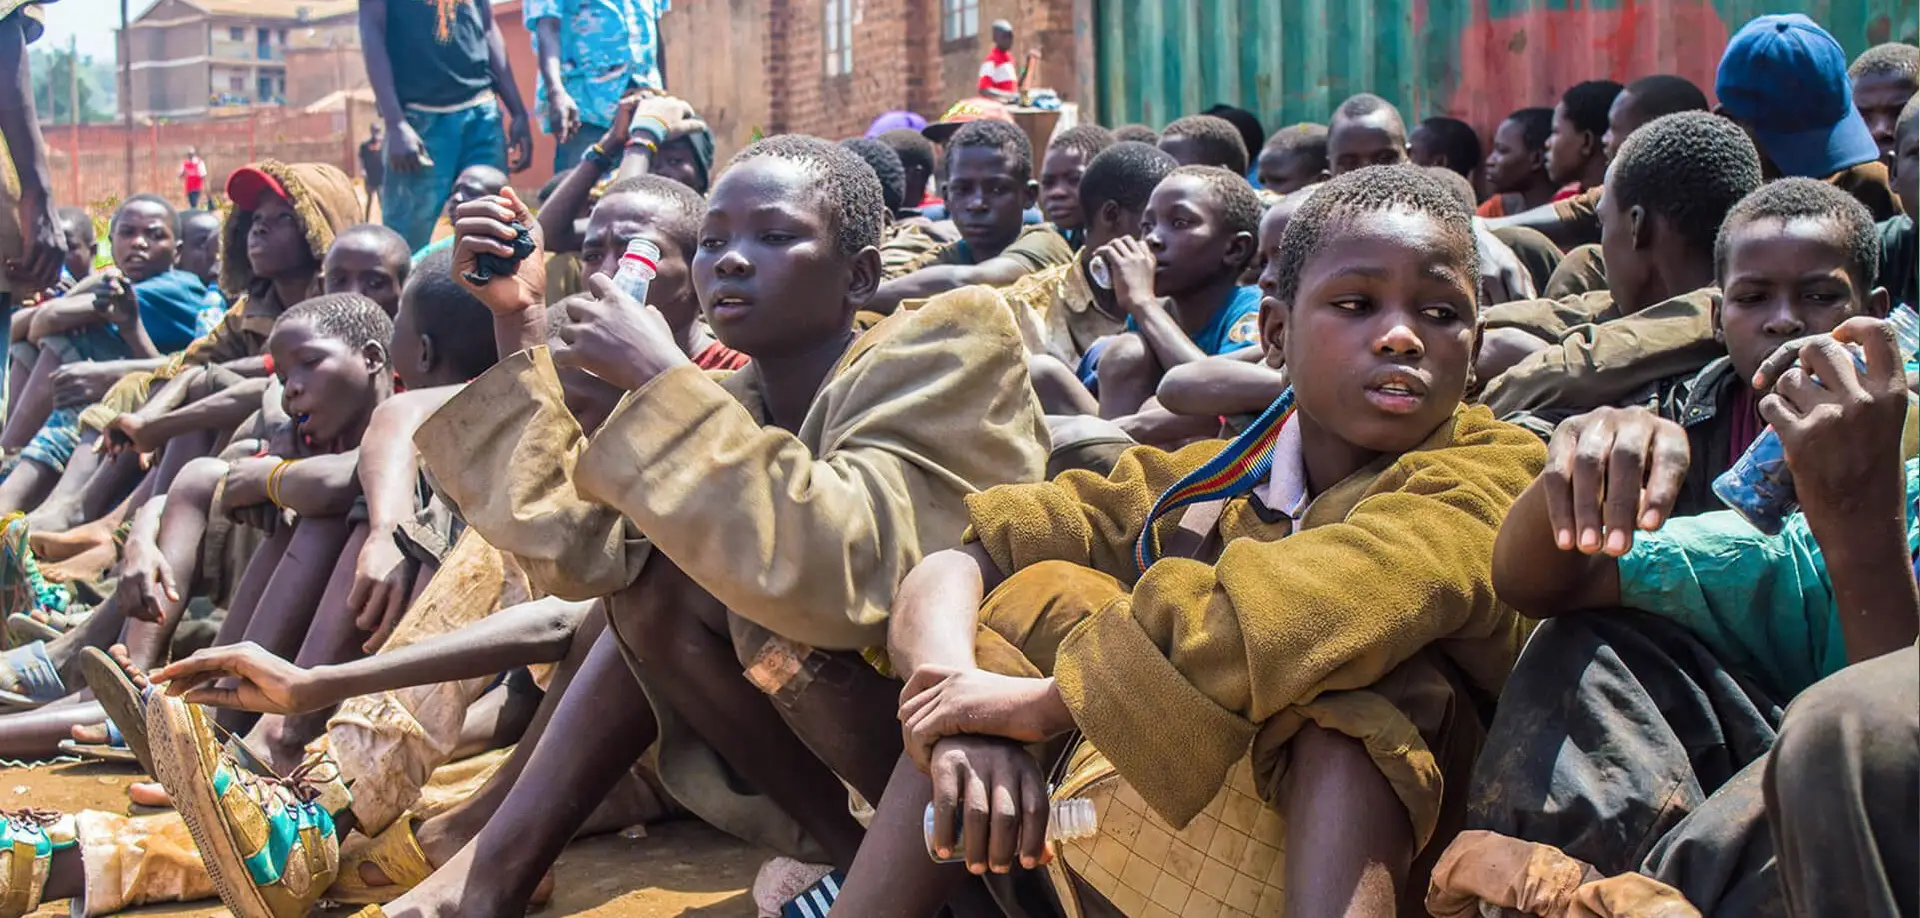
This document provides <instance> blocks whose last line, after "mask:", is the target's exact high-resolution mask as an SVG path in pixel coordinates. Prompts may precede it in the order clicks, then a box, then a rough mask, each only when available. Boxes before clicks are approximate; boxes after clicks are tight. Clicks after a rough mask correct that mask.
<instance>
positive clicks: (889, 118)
mask: <svg viewBox="0 0 1920 918" xmlns="http://www.w3.org/2000/svg"><path fill="white" fill-rule="evenodd" d="M926 126H927V119H925V118H922V117H920V116H919V115H916V114H914V113H912V112H887V113H885V114H883V115H881V116H880V117H878V118H875V119H873V123H872V124H869V125H867V137H868V139H872V138H874V137H878V136H880V135H881V134H885V133H886V132H888V131H912V132H914V133H916V134H918V133H920V131H921V129H923V128H925V127H926Z"/></svg>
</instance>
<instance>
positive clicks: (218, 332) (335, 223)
mask: <svg viewBox="0 0 1920 918" xmlns="http://www.w3.org/2000/svg"><path fill="white" fill-rule="evenodd" d="M254 168H256V169H259V170H260V171H262V172H265V173H266V174H268V175H270V176H272V177H273V178H274V180H275V181H277V182H279V183H280V186H281V187H282V188H285V189H286V190H287V195H288V196H289V197H290V198H292V202H291V203H292V204H293V212H294V213H295V214H296V215H297V216H299V218H300V223H301V225H302V226H303V227H304V228H305V229H306V235H307V248H308V250H309V251H311V252H312V253H313V258H314V261H315V262H319V261H320V260H322V259H324V258H326V255H327V248H328V247H330V246H332V245H333V239H334V236H336V235H338V234H339V233H340V232H341V231H342V230H345V229H346V228H347V227H349V226H352V225H354V224H355V223H358V222H359V216H360V198H359V196H358V195H356V194H355V193H354V190H353V181H352V180H351V179H348V178H347V175H346V173H344V172H341V171H340V170H339V169H336V168H334V167H333V166H330V165H327V164H325V163H294V164H292V165H288V164H286V163H282V162H277V161H275V160H270V159H269V160H264V161H262V162H258V163H255V164H254ZM252 226H253V212H252V211H248V210H235V211H232V212H231V213H229V214H228V215H227V221H226V226H225V227H224V228H223V229H222V238H221V240H220V242H221V246H222V249H221V251H222V252H223V253H224V257H223V259H222V261H221V265H220V288H221V289H222V290H224V291H225V292H226V294H227V296H229V297H232V298H234V303H233V308H231V309H228V310H227V314H226V315H225V316H222V317H221V319H220V324H219V325H216V326H214V329H213V331H210V332H208V333H207V334H206V335H204V336H202V337H200V338H198V339H196V340H195V341H194V342H193V343H192V344H189V345H187V348H186V350H184V351H182V352H180V354H179V355H177V356H175V357H174V358H173V360H172V361H171V362H169V363H167V364H166V365H165V366H162V367H161V368H160V369H158V370H155V371H153V372H151V373H148V372H136V373H129V374H127V375H126V376H124V377H121V379H120V381H119V382H117V383H114V385H113V388H112V389H109V390H107V394H106V395H105V396H104V397H103V398H101V399H100V402H99V404H95V405H89V406H88V407H87V410H86V411H84V412H82V413H81V414H80V425H81V427H82V428H83V429H91V430H96V431H100V430H105V429H106V428H107V425H108V424H111V423H113V419H114V418H116V417H119V416H120V415H121V414H123V413H125V412H128V411H135V410H138V409H139V408H140V406H141V405H144V404H146V401H147V396H148V394H149V393H150V392H151V391H152V389H153V384H154V383H164V382H166V381H167V380H170V379H172V378H173V377H174V376H176V375H178V374H179V372H180V371H181V370H182V369H184V368H186V367H189V366H200V365H205V364H213V363H226V362H227V361H230V360H239V359H242V358H245V357H255V356H258V355H260V354H261V353H263V352H264V351H265V349H266V345H267V335H269V334H271V333H272V332H273V323H274V320H276V319H278V318H280V313H281V312H283V311H285V310H286V308H287V307H288V306H292V305H293V304H292V303H282V302H280V297H279V295H278V294H277V293H276V292H275V290H274V288H273V285H272V284H271V283H269V282H268V281H267V280H266V279H265V278H257V277H254V276H253V266H252V264H251V263H250V262H248V261H247V258H246V251H247V232H248V230H249V229H251V228H252ZM236 256H237V257H236ZM319 292H320V274H319V272H318V271H317V270H316V271H315V272H314V277H313V287H312V289H310V290H308V291H307V295H308V296H312V295H315V294H318V293H319Z"/></svg>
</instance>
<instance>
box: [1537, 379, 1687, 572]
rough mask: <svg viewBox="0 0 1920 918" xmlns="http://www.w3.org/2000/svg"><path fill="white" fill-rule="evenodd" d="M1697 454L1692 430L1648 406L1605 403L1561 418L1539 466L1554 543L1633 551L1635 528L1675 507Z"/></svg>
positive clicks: (1593, 550) (1652, 524)
mask: <svg viewBox="0 0 1920 918" xmlns="http://www.w3.org/2000/svg"><path fill="white" fill-rule="evenodd" d="M1690 457H1691V450H1690V448H1689V446H1688V444H1687V432H1686V430H1685V429H1683V428H1681V426H1680V425H1678V424H1675V423H1673V422H1672V421H1669V420H1667V419H1665V418H1662V417H1660V416H1659V415H1657V414H1654V413H1653V412H1652V411H1649V410H1647V409H1645V408H1601V409H1598V410H1595V411H1592V412H1589V413H1587V414H1583V415H1580V416H1579V417H1574V418H1568V419H1567V420H1566V421H1563V422H1561V424H1560V427H1559V428H1558V429H1557V430H1555V431H1554V432H1553V441H1552V442H1551V443H1548V444H1547V467H1546V469H1545V470H1544V471H1542V472H1541V473H1540V484H1541V485H1542V487H1543V489H1544V491H1545V493H1546V498H1547V517H1548V519H1549V520H1551V521H1552V525H1553V539H1554V544H1555V545H1557V546H1559V548H1560V550H1561V551H1573V550H1575V549H1578V550H1579V551H1580V553H1582V554H1587V555H1592V554H1599V553H1602V552H1604V553H1606V554H1608V555H1610V556H1612V557H1615V558H1618V557H1620V556H1621V555H1624V554H1626V553H1627V550H1628V549H1630V548H1632V547H1633V532H1634V530H1635V529H1636V528H1638V529H1644V530H1646V531H1648V532H1652V531H1653V530H1655V529H1659V528H1660V526H1661V525H1662V524H1664V523H1665V522H1666V520H1667V517H1668V516H1670V515H1672V513H1673V502H1674V501H1675V500H1678V499H1679V497H1680V486H1681V485H1682V484H1683V483H1684V482H1685V480H1686V476H1687V463H1688V461H1689V459H1690ZM1603 530H1604V532H1605V541H1604V542H1603V541H1602V531H1603Z"/></svg>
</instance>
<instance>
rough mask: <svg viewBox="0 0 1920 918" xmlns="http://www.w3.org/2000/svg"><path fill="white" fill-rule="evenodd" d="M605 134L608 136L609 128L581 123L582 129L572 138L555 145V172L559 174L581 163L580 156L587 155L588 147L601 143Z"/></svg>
mask: <svg viewBox="0 0 1920 918" xmlns="http://www.w3.org/2000/svg"><path fill="white" fill-rule="evenodd" d="M605 136H607V129H606V128H604V127H599V126H596V125H592V124H583V125H580V130H579V131H577V132H575V133H574V135H573V139H572V140H569V141H567V142H566V143H563V144H556V145H555V146H554V148H553V171H554V174H556V175H558V174H559V173H562V172H565V171H567V170H568V169H571V168H573V167H575V166H578V165H580V157H582V156H585V155H587V148H588V147H591V146H593V145H594V144H596V143H599V142H600V138H602V137H605Z"/></svg>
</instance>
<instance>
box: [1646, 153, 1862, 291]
mask: <svg viewBox="0 0 1920 918" xmlns="http://www.w3.org/2000/svg"><path fill="white" fill-rule="evenodd" d="M1635 136H1639V135H1635ZM1609 191H1611V189H1609ZM1799 219H1810V220H1824V221H1828V222H1831V223H1833V224H1834V226H1835V228H1837V229H1838V230H1839V232H1840V238H1839V240H1838V241H1839V242H1840V244H1841V245H1842V246H1843V247H1844V248H1845V249H1846V252H1847V270H1848V271H1849V273H1851V274H1852V275H1853V281H1854V286H1855V287H1856V288H1857V289H1859V290H1863V291H1865V290H1871V289H1873V285H1874V283H1875V282H1877V280H1878V279H1879V273H1880V233H1879V231H1878V230H1877V229H1876V228H1875V227H1874V223H1873V213H1872V212H1870V211H1868V210H1867V206H1866V205H1865V204H1862V203H1860V201H1859V199H1857V198H1855V197H1854V196H1853V195H1850V194H1848V193H1846V192H1844V191H1841V190H1840V189H1839V188H1836V187H1834V186H1833V185H1830V184H1828V183H1826V182H1823V181H1821V180H1819V179H1810V178H1783V179H1779V180H1776V181H1772V182H1768V183H1766V184H1764V185H1761V186H1760V188H1759V189H1758V190H1757V191H1755V192H1754V193H1752V194H1750V195H1747V196H1746V198H1744V199H1742V200H1741V201H1740V203H1738V204H1735V205H1734V206H1733V210H1731V211H1729V212H1728V213H1727V219H1726V221H1725V222H1724V223H1721V224H1720V236H1719V238H1718V239H1716V240H1715V241H1714V246H1713V267H1714V271H1715V272H1716V273H1719V274H1721V275H1723V276H1724V275H1725V273H1726V269H1727V252H1728V250H1729V249H1731V248H1732V245H1733V244H1732V239H1733V234H1734V233H1736V232H1739V230H1740V228H1741V227H1743V226H1746V225H1747V224H1749V223H1753V222H1755V221H1758V220H1799Z"/></svg>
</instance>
